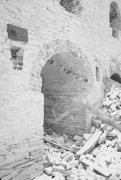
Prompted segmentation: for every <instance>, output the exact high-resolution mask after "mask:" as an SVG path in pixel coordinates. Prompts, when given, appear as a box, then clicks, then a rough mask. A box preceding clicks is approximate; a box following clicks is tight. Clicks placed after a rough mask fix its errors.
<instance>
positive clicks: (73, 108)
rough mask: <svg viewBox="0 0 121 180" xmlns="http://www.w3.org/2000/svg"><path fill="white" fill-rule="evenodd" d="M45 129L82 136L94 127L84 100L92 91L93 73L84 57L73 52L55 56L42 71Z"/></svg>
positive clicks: (48, 131)
mask: <svg viewBox="0 0 121 180" xmlns="http://www.w3.org/2000/svg"><path fill="white" fill-rule="evenodd" d="M41 77H42V93H43V94H44V128H45V131H46V132H47V133H48V134H51V133H52V132H53V131H55V132H57V133H59V134H63V133H65V134H68V135H74V134H83V133H84V132H85V131H86V132H87V131H88V130H89V129H90V127H91V121H90V120H89V117H88V120H87V114H86V107H85V106H84V105H83V104H82V101H81V100H82V98H83V97H85V96H86V94H87V93H88V91H89V88H90V84H91V83H90V81H91V80H90V79H91V78H90V73H89V70H88V69H87V68H86V66H85V62H84V59H83V58H79V57H77V56H75V55H74V54H73V53H71V52H61V53H57V54H55V55H53V56H52V57H51V58H50V59H49V60H48V61H47V63H46V64H45V66H44V67H43V69H42V71H41Z"/></svg>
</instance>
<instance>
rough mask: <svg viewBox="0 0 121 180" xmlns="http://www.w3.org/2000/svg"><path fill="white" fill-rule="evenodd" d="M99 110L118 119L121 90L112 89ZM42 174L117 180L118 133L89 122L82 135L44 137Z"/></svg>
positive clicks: (120, 165) (56, 179)
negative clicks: (89, 127)
mask: <svg viewBox="0 0 121 180" xmlns="http://www.w3.org/2000/svg"><path fill="white" fill-rule="evenodd" d="M102 107H103V108H104V109H105V111H106V113H109V114H111V115H112V116H118V117H119V118H120V116H121V89H119V88H114V87H111V90H110V92H108V93H106V95H105V97H104V100H103V103H102ZM44 142H45V152H44V173H45V174H43V177H46V179H47V180H120V179H121V132H119V131H118V130H116V129H114V128H113V127H111V126H109V125H105V124H103V123H101V121H100V120H95V119H94V118H93V119H92V129H91V132H90V133H85V134H83V136H78V135H75V136H74V137H67V136H66V135H63V136H59V135H57V134H56V133H54V132H53V134H52V135H51V136H49V135H47V134H46V135H45V138H44Z"/></svg>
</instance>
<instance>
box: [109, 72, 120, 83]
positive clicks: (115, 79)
mask: <svg viewBox="0 0 121 180" xmlns="http://www.w3.org/2000/svg"><path fill="white" fill-rule="evenodd" d="M110 78H111V79H112V80H114V81H116V82H118V83H121V77H120V75H119V74H117V73H114V74H112V76H111V77H110Z"/></svg>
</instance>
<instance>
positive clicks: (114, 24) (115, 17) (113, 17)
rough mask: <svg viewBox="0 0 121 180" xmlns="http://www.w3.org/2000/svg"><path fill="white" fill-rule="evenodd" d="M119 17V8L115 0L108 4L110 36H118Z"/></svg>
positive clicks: (120, 25)
mask: <svg viewBox="0 0 121 180" xmlns="http://www.w3.org/2000/svg"><path fill="white" fill-rule="evenodd" d="M120 19H121V17H120V13H119V8H118V5H117V3H116V2H112V3H111V4H110V17H109V21H110V27H111V28H112V36H113V37H115V38H118V36H119V30H120V29H121V20H120Z"/></svg>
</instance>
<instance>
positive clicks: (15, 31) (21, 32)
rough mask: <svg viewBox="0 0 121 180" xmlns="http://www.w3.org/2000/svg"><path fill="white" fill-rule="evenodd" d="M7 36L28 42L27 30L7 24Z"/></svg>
mask: <svg viewBox="0 0 121 180" xmlns="http://www.w3.org/2000/svg"><path fill="white" fill-rule="evenodd" d="M7 32H8V38H9V39H12V40H14V41H22V42H28V30H27V29H24V28H21V27H17V26H14V25H12V24H7Z"/></svg>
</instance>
